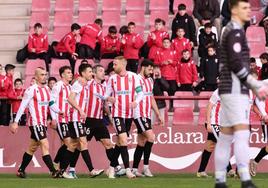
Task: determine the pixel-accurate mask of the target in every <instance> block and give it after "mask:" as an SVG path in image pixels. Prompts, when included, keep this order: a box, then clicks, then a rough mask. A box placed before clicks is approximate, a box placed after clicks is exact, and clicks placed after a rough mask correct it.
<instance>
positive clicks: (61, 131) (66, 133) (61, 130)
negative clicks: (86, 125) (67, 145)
mask: <svg viewBox="0 0 268 188" xmlns="http://www.w3.org/2000/svg"><path fill="white" fill-rule="evenodd" d="M57 132H58V135H59V137H60V139H61V140H63V139H64V138H68V137H70V130H69V125H68V123H58V125H57Z"/></svg>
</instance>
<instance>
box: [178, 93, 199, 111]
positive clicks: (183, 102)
mask: <svg viewBox="0 0 268 188" xmlns="http://www.w3.org/2000/svg"><path fill="white" fill-rule="evenodd" d="M175 96H193V93H192V92H190V91H177V92H176V93H175ZM177 107H189V108H192V109H193V107H194V101H193V100H174V108H177Z"/></svg>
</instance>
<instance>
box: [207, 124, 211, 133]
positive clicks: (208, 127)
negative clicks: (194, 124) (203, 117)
mask: <svg viewBox="0 0 268 188" xmlns="http://www.w3.org/2000/svg"><path fill="white" fill-rule="evenodd" d="M207 131H208V132H209V133H212V126H211V124H210V123H207Z"/></svg>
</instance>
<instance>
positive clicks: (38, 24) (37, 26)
mask: <svg viewBox="0 0 268 188" xmlns="http://www.w3.org/2000/svg"><path fill="white" fill-rule="evenodd" d="M34 28H35V29H36V28H42V25H41V24H40V23H36V24H34Z"/></svg>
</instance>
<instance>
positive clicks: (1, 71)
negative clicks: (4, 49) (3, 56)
mask: <svg viewBox="0 0 268 188" xmlns="http://www.w3.org/2000/svg"><path fill="white" fill-rule="evenodd" d="M2 74H3V67H2V65H1V64H0V75H2Z"/></svg>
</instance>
